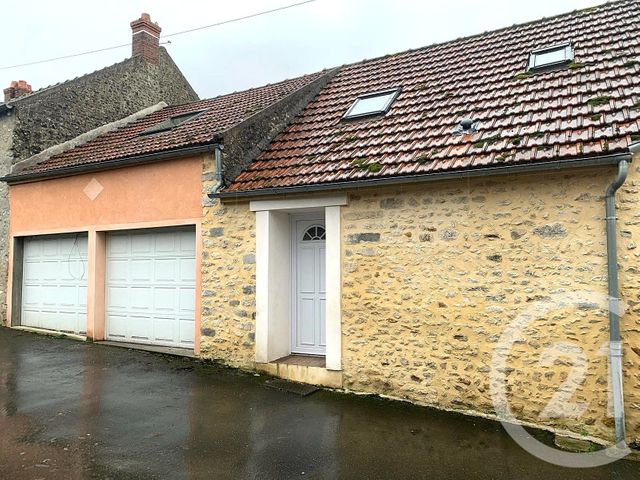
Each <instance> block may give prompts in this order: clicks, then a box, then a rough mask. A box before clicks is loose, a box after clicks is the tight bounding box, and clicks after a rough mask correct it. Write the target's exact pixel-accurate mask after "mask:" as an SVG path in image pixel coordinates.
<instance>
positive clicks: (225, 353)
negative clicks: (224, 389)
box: [200, 155, 256, 369]
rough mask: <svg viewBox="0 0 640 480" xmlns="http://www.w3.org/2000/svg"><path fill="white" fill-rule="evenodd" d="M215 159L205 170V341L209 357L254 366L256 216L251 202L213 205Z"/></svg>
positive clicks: (210, 157) (208, 161)
mask: <svg viewBox="0 0 640 480" xmlns="http://www.w3.org/2000/svg"><path fill="white" fill-rule="evenodd" d="M214 174H215V161H214V156H213V155H208V156H207V157H205V160H204V165H203V191H202V195H203V199H204V200H203V205H204V208H203V217H202V236H203V258H202V282H203V284H202V324H201V325H202V327H201V333H202V340H201V345H200V348H201V354H202V356H203V357H204V358H209V359H215V360H221V361H223V362H224V363H226V364H228V365H231V366H234V367H240V368H249V369H250V368H253V366H254V361H255V318H256V313H255V309H256V307H255V305H256V298H255V285H256V269H255V263H256V257H255V252H256V240H255V217H254V214H253V213H252V212H250V211H249V204H248V202H240V203H235V202H227V203H225V204H221V203H220V200H211V199H210V198H209V197H208V195H207V194H208V193H209V192H211V189H212V188H213V186H214V185H215V178H214Z"/></svg>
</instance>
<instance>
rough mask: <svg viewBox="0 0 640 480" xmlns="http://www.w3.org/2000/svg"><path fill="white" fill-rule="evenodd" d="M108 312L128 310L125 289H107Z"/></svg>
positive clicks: (127, 297)
mask: <svg viewBox="0 0 640 480" xmlns="http://www.w3.org/2000/svg"><path fill="white" fill-rule="evenodd" d="M107 296H108V298H109V310H110V311H112V310H120V311H127V310H128V309H129V292H128V291H127V287H108V288H107Z"/></svg>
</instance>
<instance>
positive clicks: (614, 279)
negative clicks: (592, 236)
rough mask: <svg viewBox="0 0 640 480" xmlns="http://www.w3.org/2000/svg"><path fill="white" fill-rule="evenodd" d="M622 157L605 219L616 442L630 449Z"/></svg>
mask: <svg viewBox="0 0 640 480" xmlns="http://www.w3.org/2000/svg"><path fill="white" fill-rule="evenodd" d="M629 151H630V152H631V154H632V155H636V154H637V153H638V152H639V151H640V144H634V145H631V146H630V147H629ZM630 160H631V159H629V160H627V159H622V160H620V162H619V163H618V174H617V175H616V178H615V179H614V180H613V182H612V183H611V184H610V185H609V187H608V188H607V193H606V195H605V200H604V201H605V212H606V214H605V222H606V237H607V283H608V298H609V362H610V369H611V389H612V397H613V417H614V422H615V441H616V446H617V447H618V448H626V432H625V414H624V384H623V377H622V355H623V348H622V340H621V338H620V311H619V308H620V292H619V284H618V246H617V232H616V220H617V217H616V192H617V191H618V189H619V188H620V187H621V186H622V184H623V183H624V182H625V180H626V179H627V174H628V173H629V162H630Z"/></svg>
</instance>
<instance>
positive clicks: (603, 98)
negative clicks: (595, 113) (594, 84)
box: [587, 95, 612, 107]
mask: <svg viewBox="0 0 640 480" xmlns="http://www.w3.org/2000/svg"><path fill="white" fill-rule="evenodd" d="M611 98H612V97H611V96H609V95H600V96H598V97H591V98H590V99H589V100H587V105H589V106H591V107H600V106H602V105H606V104H607V103H609V101H610V100H611Z"/></svg>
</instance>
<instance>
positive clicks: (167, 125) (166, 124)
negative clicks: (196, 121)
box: [140, 110, 205, 135]
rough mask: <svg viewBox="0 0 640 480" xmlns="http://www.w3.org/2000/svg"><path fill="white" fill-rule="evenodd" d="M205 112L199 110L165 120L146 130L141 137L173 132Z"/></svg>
mask: <svg viewBox="0 0 640 480" xmlns="http://www.w3.org/2000/svg"><path fill="white" fill-rule="evenodd" d="M203 112H205V110H199V111H197V112H188V113H181V114H180V115H174V116H173V117H169V118H167V119H166V120H163V121H162V122H160V123H156V124H155V125H152V126H151V127H149V128H147V129H146V130H143V131H142V132H140V135H153V134H155V133H163V132H168V131H169V130H173V129H174V128H176V127H177V126H178V125H180V124H182V123H184V122H186V121H188V120H191V119H192V118H194V117H197V116H198V115H200V114H201V113H203Z"/></svg>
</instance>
